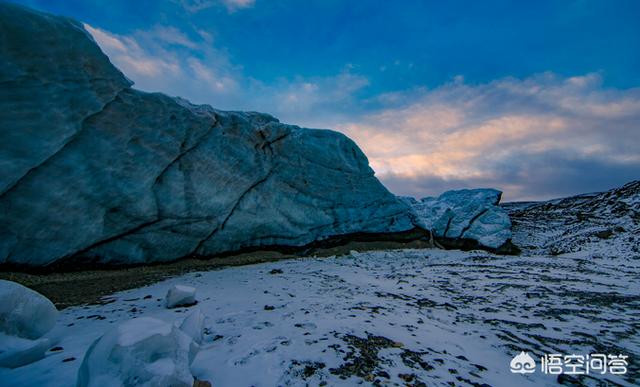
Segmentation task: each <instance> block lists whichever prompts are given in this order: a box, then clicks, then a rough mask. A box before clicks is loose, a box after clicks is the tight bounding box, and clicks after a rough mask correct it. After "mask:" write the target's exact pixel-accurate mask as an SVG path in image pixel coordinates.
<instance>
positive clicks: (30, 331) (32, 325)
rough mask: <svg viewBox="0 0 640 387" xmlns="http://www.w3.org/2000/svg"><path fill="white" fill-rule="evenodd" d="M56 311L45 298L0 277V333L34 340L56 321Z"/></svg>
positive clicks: (49, 328) (47, 330) (48, 329)
mask: <svg viewBox="0 0 640 387" xmlns="http://www.w3.org/2000/svg"><path fill="white" fill-rule="evenodd" d="M57 318H58V310H57V309H56V307H55V306H54V305H53V303H52V302H51V301H49V299H48V298H46V297H45V296H43V295H42V294H40V293H38V292H36V291H33V290H31V289H29V288H27V287H25V286H22V285H20V284H18V283H15V282H12V281H5V280H0V332H4V333H6V334H7V335H9V336H18V337H22V338H25V339H38V338H40V337H42V335H44V334H45V333H47V332H49V331H50V330H51V328H53V326H54V325H55V324H56V319H57Z"/></svg>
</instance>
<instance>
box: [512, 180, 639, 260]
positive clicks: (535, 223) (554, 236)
mask: <svg viewBox="0 0 640 387" xmlns="http://www.w3.org/2000/svg"><path fill="white" fill-rule="evenodd" d="M504 208H505V209H507V211H509V215H510V217H511V221H512V223H513V241H514V243H515V244H517V245H518V246H520V247H521V248H522V249H523V250H524V252H525V253H528V254H551V255H558V254H564V253H570V252H578V251H591V252H593V254H600V255H603V256H617V255H620V254H632V255H638V256H640V180H636V181H633V182H630V183H628V184H625V185H624V186H622V187H620V188H615V189H612V190H609V191H606V192H601V193H592V194H582V195H577V196H572V197H568V198H564V199H556V200H551V201H547V202H542V203H527V204H525V203H512V204H506V205H504Z"/></svg>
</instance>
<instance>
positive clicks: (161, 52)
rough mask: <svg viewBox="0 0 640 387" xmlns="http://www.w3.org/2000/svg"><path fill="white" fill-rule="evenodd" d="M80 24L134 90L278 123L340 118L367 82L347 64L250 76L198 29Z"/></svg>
mask: <svg viewBox="0 0 640 387" xmlns="http://www.w3.org/2000/svg"><path fill="white" fill-rule="evenodd" d="M85 28H86V29H87V31H89V33H91V35H92V36H93V37H94V39H95V40H96V42H97V43H98V45H99V46H100V47H101V48H102V49H103V51H104V52H105V53H106V54H107V55H108V56H109V58H110V60H111V61H112V62H113V63H114V64H115V65H116V66H117V67H118V68H119V69H120V70H122V71H123V72H124V73H125V75H127V77H129V78H130V79H131V80H133V81H134V82H135V85H134V86H135V87H136V88H138V89H141V90H144V91H153V92H155V91H160V92H163V93H165V94H168V95H173V96H181V97H184V98H187V99H189V100H191V101H192V102H195V103H206V104H210V105H212V106H215V107H216V108H220V109H226V110H255V111H265V112H269V113H271V114H274V115H275V116H277V117H279V118H280V119H281V120H283V121H284V122H292V123H298V124H305V125H311V126H327V125H332V124H333V123H336V122H338V120H346V119H347V117H348V116H349V115H350V114H351V112H353V111H354V110H355V109H356V108H357V100H356V98H355V94H356V93H357V92H358V91H360V90H361V89H363V88H365V87H367V86H368V84H369V80H368V79H367V78H366V77H363V76H362V75H359V74H356V73H354V72H353V68H352V66H349V65H345V66H344V68H343V69H342V70H340V71H339V72H338V73H336V74H333V75H327V76H321V77H320V76H316V77H301V76H292V77H290V78H278V79H274V80H269V81H262V80H258V79H254V78H252V77H250V76H248V75H246V74H244V71H243V68H242V66H237V65H234V64H233V63H232V62H231V61H230V60H229V56H228V54H227V52H226V50H225V49H224V48H218V47H216V46H215V45H214V39H213V37H212V36H211V35H210V34H209V33H207V32H205V31H201V30H194V31H192V32H193V34H192V35H193V36H189V35H188V34H187V33H185V32H184V31H181V30H178V29H176V28H175V27H172V26H156V27H154V28H152V29H150V30H148V31H135V32H133V33H132V34H130V35H126V36H125V35H118V34H114V33H112V32H109V31H105V30H102V29H99V28H96V27H93V26H90V25H88V24H85Z"/></svg>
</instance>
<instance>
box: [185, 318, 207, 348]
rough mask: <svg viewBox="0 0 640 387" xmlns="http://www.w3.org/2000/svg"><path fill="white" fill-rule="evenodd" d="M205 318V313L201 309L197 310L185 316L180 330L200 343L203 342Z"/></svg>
mask: <svg viewBox="0 0 640 387" xmlns="http://www.w3.org/2000/svg"><path fill="white" fill-rule="evenodd" d="M204 319H205V315H204V314H202V312H201V311H200V310H195V311H194V312H192V313H191V314H189V315H188V316H187V317H185V319H184V321H182V324H180V330H182V331H183V332H184V333H186V334H187V335H189V337H191V338H192V339H193V341H195V342H196V343H198V344H202V337H203V335H204Z"/></svg>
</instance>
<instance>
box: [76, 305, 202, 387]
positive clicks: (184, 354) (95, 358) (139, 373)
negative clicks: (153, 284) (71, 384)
mask: <svg viewBox="0 0 640 387" xmlns="http://www.w3.org/2000/svg"><path fill="white" fill-rule="evenodd" d="M197 351H198V346H197V345H196V344H195V343H194V342H193V340H192V339H191V337H189V336H188V335H187V334H185V333H184V332H183V331H182V330H180V329H179V328H178V327H176V326H174V325H172V324H169V323H166V322H164V321H161V320H158V319H155V318H151V317H140V318H135V319H132V320H128V321H125V322H123V323H121V324H119V325H118V326H116V327H114V328H112V329H111V330H109V331H107V333H105V334H104V335H103V336H102V337H100V338H98V339H97V340H96V341H94V342H93V344H91V346H90V347H89V349H88V350H87V353H86V354H85V356H84V360H83V361H82V365H81V366H80V369H79V371H78V382H77V386H78V387H85V386H95V387H100V386H133V385H136V386H137V385H143V386H149V387H151V386H184V387H187V386H188V387H191V386H192V385H193V382H194V379H193V376H192V374H191V370H190V365H191V362H192V361H193V358H194V357H195V355H196V353H197Z"/></svg>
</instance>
